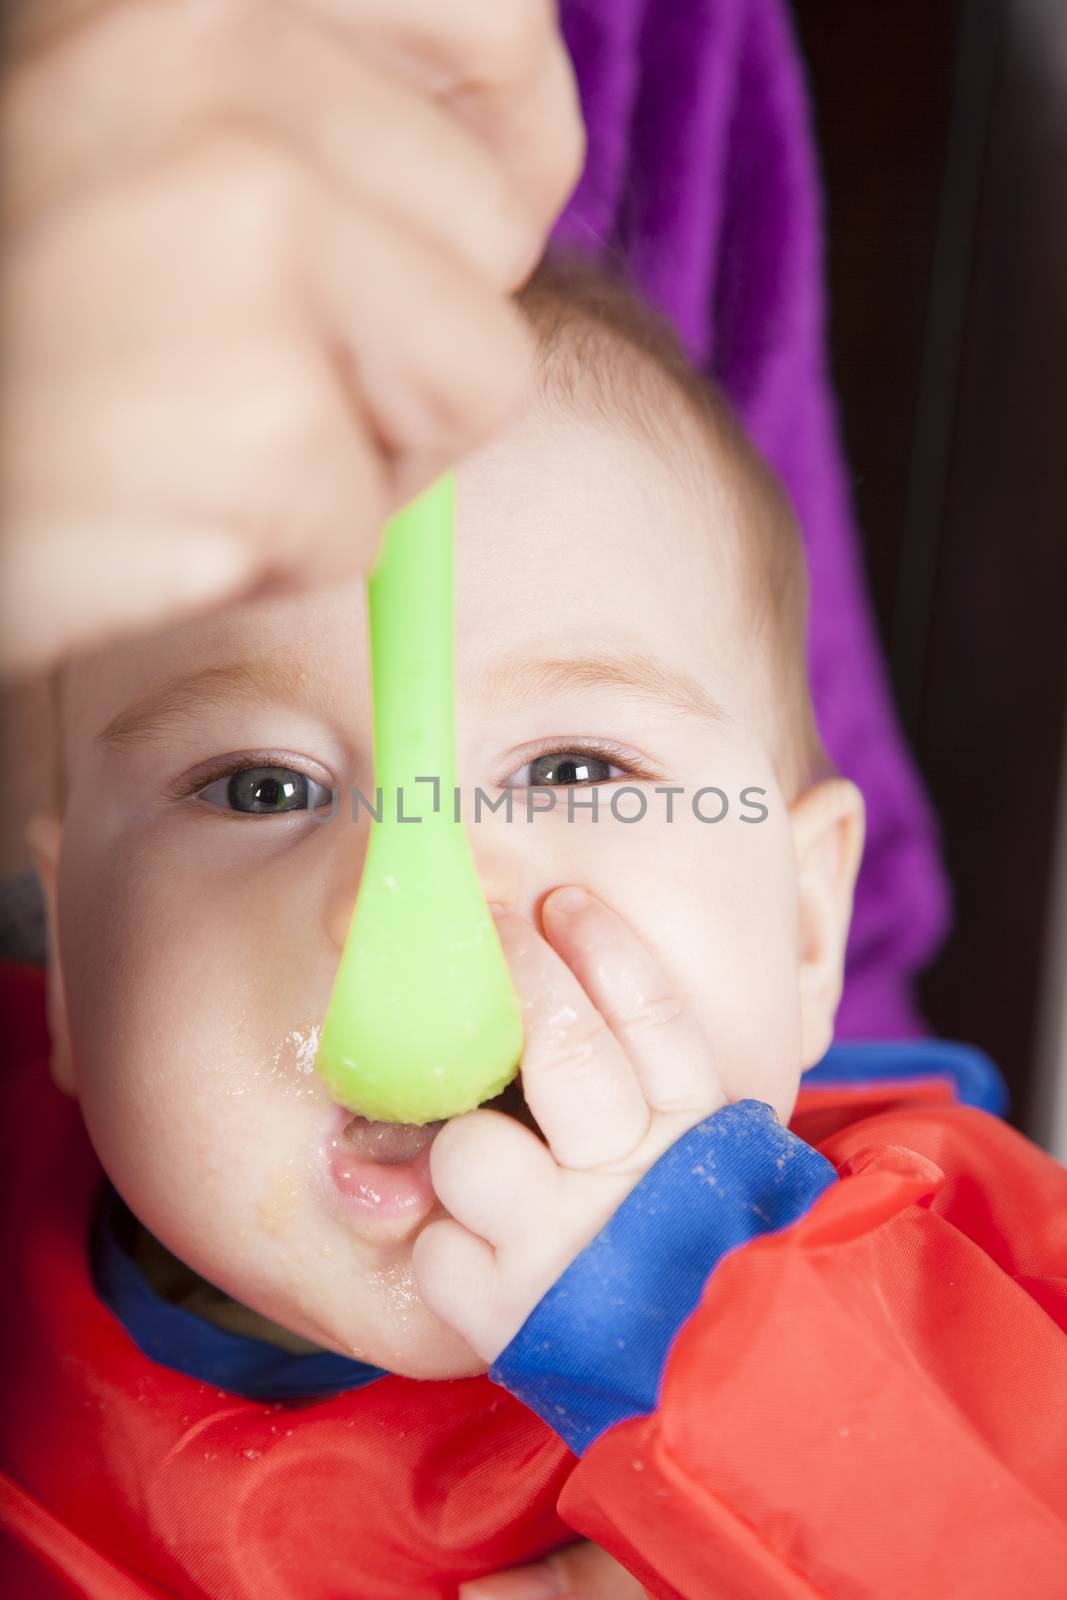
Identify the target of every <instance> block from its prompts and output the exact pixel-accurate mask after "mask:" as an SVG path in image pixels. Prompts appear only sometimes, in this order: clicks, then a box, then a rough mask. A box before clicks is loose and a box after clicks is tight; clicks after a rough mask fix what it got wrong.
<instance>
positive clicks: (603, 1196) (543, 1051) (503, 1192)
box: [414, 887, 725, 1364]
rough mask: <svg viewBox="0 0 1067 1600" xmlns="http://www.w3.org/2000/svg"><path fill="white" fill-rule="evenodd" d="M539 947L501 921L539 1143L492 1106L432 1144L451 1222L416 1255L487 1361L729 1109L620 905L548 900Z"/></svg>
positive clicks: (451, 1318)
mask: <svg viewBox="0 0 1067 1600" xmlns="http://www.w3.org/2000/svg"><path fill="white" fill-rule="evenodd" d="M543 920H544V925H545V930H546V933H547V934H548V939H549V940H551V944H549V943H548V942H546V940H545V939H544V938H542V937H541V935H540V934H539V933H538V932H537V930H536V929H535V928H534V927H533V926H532V925H531V924H530V923H529V922H527V921H526V920H525V919H524V918H522V917H519V916H516V915H514V914H513V913H510V912H502V913H499V914H498V915H497V929H498V932H499V934H500V938H501V942H502V943H503V946H504V949H505V952H506V954H507V957H508V962H509V965H510V968H511V973H512V977H513V978H514V980H515V985H516V987H517V989H518V991H519V994H520V996H521V997H522V1001H523V1013H524V1021H525V1026H526V1044H525V1050H524V1053H523V1061H522V1086H523V1092H524V1094H525V1098H526V1101H527V1103H528V1105H529V1107H530V1110H531V1111H532V1113H533V1115H534V1118H535V1119H536V1121H537V1124H538V1126H539V1127H540V1129H541V1131H542V1133H543V1134H544V1136H545V1139H546V1140H547V1148H546V1146H545V1145H544V1144H542V1143H541V1142H540V1140H538V1138H537V1137H536V1135H535V1134H533V1133H531V1132H530V1131H529V1130H528V1129H526V1128H524V1127H522V1126H521V1125H520V1124H519V1123H518V1122H516V1121H515V1120H514V1119H513V1118H511V1117H508V1116H506V1115H504V1114H503V1113H502V1112H499V1111H489V1110H485V1109H480V1110H477V1111H470V1112H468V1113H467V1114H466V1116H462V1117H456V1118H454V1119H453V1121H451V1122H449V1123H448V1124H446V1126H445V1127H444V1128H442V1129H441V1132H440V1133H439V1134H438V1135H437V1138H436V1139H435V1140H434V1143H433V1146H432V1149H431V1152H430V1170H431V1174H432V1178H433V1185H434V1188H435V1190H436V1191H437V1194H438V1197H439V1198H440V1200H441V1202H442V1204H443V1205H444V1206H445V1207H446V1208H447V1210H448V1211H449V1212H450V1213H451V1216H450V1218H445V1219H442V1220H441V1221H438V1222H433V1223H430V1224H429V1226H427V1227H426V1228H424V1229H423V1231H422V1233H421V1234H420V1235H419V1237H418V1239H417V1240H416V1241H415V1247H414V1267H415V1274H416V1277H417V1279H418V1283H419V1289H420V1292H421V1294H422V1297H423V1299H424V1300H425V1302H426V1304H427V1305H428V1306H429V1307H430V1308H431V1310H433V1311H435V1312H436V1313H437V1315H438V1316H439V1317H441V1318H442V1319H443V1320H444V1321H445V1322H447V1323H449V1324H450V1325H451V1326H452V1327H453V1328H455V1329H456V1330H457V1332H458V1333H460V1334H461V1335H462V1336H463V1337H464V1338H465V1339H466V1340H467V1343H468V1344H470V1345H471V1347H472V1348H473V1349H474V1350H475V1351H476V1352H477V1353H478V1355H480V1356H481V1358H482V1359H483V1360H484V1361H486V1362H487V1363H489V1364H492V1362H494V1361H495V1360H496V1358H497V1356H499V1354H500V1352H501V1351H502V1350H503V1349H504V1348H505V1346H506V1345H508V1344H509V1343H510V1342H511V1340H512V1338H513V1337H514V1335H515V1334H516V1333H517V1332H518V1330H519V1328H520V1327H521V1326H522V1324H523V1323H524V1322H525V1321H526V1318H527V1317H528V1316H529V1314H530V1312H531V1311H532V1310H533V1308H534V1306H536V1305H537V1303H538V1301H539V1300H540V1299H541V1298H542V1297H543V1295H544V1294H545V1292H546V1291H547V1290H548V1289H549V1288H550V1286H551V1285H552V1284H553V1283H554V1282H555V1281H556V1279H557V1278H558V1277H559V1276H560V1275H561V1274H562V1273H563V1272H564V1271H565V1269H566V1268H567V1267H568V1266H569V1265H570V1263H571V1262H572V1261H573V1260H574V1258H575V1257H576V1256H577V1255H578V1254H579V1253H580V1252H581V1251H582V1250H583V1249H584V1248H585V1246H586V1245H587V1244H589V1243H590V1241H591V1240H592V1239H594V1238H595V1237H596V1235H597V1234H598V1233H599V1232H600V1230H601V1228H602V1227H603V1226H604V1224H605V1223H606V1222H607V1220H608V1218H609V1217H610V1216H611V1215H612V1213H613V1212H614V1211H615V1210H616V1209H617V1208H618V1206H619V1205H620V1204H621V1202H622V1201H623V1200H624V1199H625V1197H626V1195H627V1194H628V1193H629V1192H630V1190H631V1189H632V1188H633V1187H634V1185H635V1184H636V1183H637V1182H638V1180H639V1179H640V1178H642V1177H643V1176H644V1174H645V1173H646V1172H647V1171H648V1169H649V1168H650V1167H651V1166H652V1165H653V1163H654V1162H655V1161H657V1160H658V1159H659V1157H660V1156H661V1155H662V1154H663V1153H664V1151H665V1150H667V1149H668V1148H669V1146H670V1145H672V1144H673V1143H674V1142H675V1140H677V1139H679V1138H680V1137H681V1136H682V1134H683V1133H685V1132H687V1130H688V1129H689V1128H691V1127H693V1126H694V1125H695V1124H696V1123H698V1122H700V1121H702V1120H703V1118H705V1117H707V1116H710V1115H711V1113H712V1112H713V1111H717V1110H718V1109H719V1107H720V1106H722V1105H723V1104H724V1103H725V1096H724V1094H723V1092H722V1088H721V1085H720V1083H719V1079H718V1075H717V1073H716V1070H715V1065H714V1060H713V1055H712V1050H711V1047H710V1045H709V1043H708V1041H707V1039H706V1038H705V1037H704V1035H703V1033H702V1031H701V1029H700V1028H699V1026H698V1024H697V1021H696V1018H695V1017H694V1016H693V1014H692V1012H691V1011H690V1009H689V1006H688V1004H687V1000H686V997H685V996H684V995H678V994H677V993H674V992H672V989H671V985H670V983H669V982H668V980H667V978H666V977H665V976H664V974H663V971H662V969H661V967H660V965H659V963H658V962H657V960H656V959H655V957H654V956H653V955H652V953H651V951H650V950H649V949H648V948H647V946H646V945H645V944H643V943H642V941H641V939H640V938H639V937H638V936H637V935H636V934H635V933H634V932H633V930H632V929H631V928H629V927H628V926H627V925H626V923H625V922H623V920H622V918H621V917H619V916H618V915H617V914H616V913H615V912H614V911H612V910H610V908H609V907H608V906H606V905H604V904H603V902H602V901H599V900H597V899H595V898H594V897H593V896H592V895H588V894H585V893H584V892H583V891H580V890H578V889H576V888H574V887H570V888H566V889H557V890H554V891H553V893H552V894H551V895H549V896H548V897H547V899H546V900H545V902H544V909H543Z"/></svg>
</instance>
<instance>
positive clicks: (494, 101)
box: [293, 0, 585, 232]
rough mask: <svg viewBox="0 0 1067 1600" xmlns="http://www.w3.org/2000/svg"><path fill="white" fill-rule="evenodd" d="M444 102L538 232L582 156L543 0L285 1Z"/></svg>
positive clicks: (572, 93) (574, 101) (566, 74)
mask: <svg viewBox="0 0 1067 1600" xmlns="http://www.w3.org/2000/svg"><path fill="white" fill-rule="evenodd" d="M293 3H295V4H299V5H303V6H307V7H309V8H311V9H313V10H314V11H315V12H316V13H317V14H318V15H319V16H323V17H326V18H328V19H329V20H330V21H331V22H332V23H333V24H334V25H335V26H336V27H337V28H338V29H339V30H340V31H342V32H343V33H345V34H347V35H348V36H350V37H352V38H353V39H355V40H357V41H358V43H359V45H360V46H361V48H362V49H363V50H364V51H366V52H367V54H368V55H373V56H376V57H377V58H378V59H379V60H381V61H382V62H383V63H384V64H386V65H387V66H388V67H389V68H390V69H392V70H395V71H397V72H398V73H400V74H402V75H404V76H405V77H409V78H411V79H412V81H414V82H415V83H416V84H417V85H418V86H419V87H421V88H424V89H426V90H428V91H429V92H431V93H433V94H435V95H437V96H439V97H441V98H442V99H444V100H445V101H446V102H447V103H448V104H449V105H450V106H451V107H452V108H453V110H454V111H455V113H456V115H458V116H460V117H462V118H463V119H464V121H465V122H466V123H467V125H468V126H469V127H470V128H471V129H472V130H473V131H474V132H475V133H476V134H477V136H478V138H479V139H480V140H481V141H482V142H483V144H484V145H485V146H486V148H487V149H489V150H491V151H492V152H493V154H494V157H495V159H497V160H498V161H500V162H501V163H502V165H503V166H504V168H505V170H506V172H507V175H508V179H509V182H510V183H511V185H512V186H513V187H514V188H515V190H516V192H517V193H518V194H519V195H520V196H521V197H522V200H523V203H524V204H525V205H526V206H527V207H528V209H529V211H530V214H531V216H532V217H533V219H534V221H535V224H536V225H537V226H538V228H539V229H540V231H542V232H544V231H546V230H547V229H548V227H549V226H550V224H551V223H552V221H553V220H554V218H555V217H556V215H557V213H558V212H559V211H560V210H561V209H562V207H563V204H564V201H565V200H566V198H567V195H568V194H569V193H570V191H571V189H572V188H573V187H574V184H575V183H576V181H577V179H578V175H579V173H580V171H581V168H582V162H583V160H584V155H585V133H584V129H583V126H582V119H581V111H580V106H579V99H578V92H577V87H576V84H575V78H574V71H573V68H572V66H571V62H570V58H569V56H568V54H567V51H566V48H565V46H564V44H563V41H562V38H561V36H560V32H559V27H558V22H557V17H556V7H555V5H554V4H553V3H552V0H493V4H492V5H487V4H486V3H485V0H450V4H449V5H447V6H434V5H427V3H426V0H293Z"/></svg>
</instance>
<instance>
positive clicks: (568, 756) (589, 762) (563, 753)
mask: <svg viewBox="0 0 1067 1600" xmlns="http://www.w3.org/2000/svg"><path fill="white" fill-rule="evenodd" d="M524 773H529V774H530V776H529V777H528V778H524V777H523V774H524ZM613 776H620V777H630V776H634V774H633V772H627V770H626V768H624V767H616V766H613V765H612V763H611V762H610V761H608V760H607V758H606V757H605V756H603V755H601V754H599V753H598V752H597V751H596V750H582V749H574V750H546V751H544V752H543V754H541V755H539V756H535V758H534V759H533V760H532V761H527V762H526V763H525V765H524V766H521V767H520V768H519V770H518V772H517V773H515V774H514V776H513V778H512V779H509V781H508V782H507V783H504V784H502V785H501V787H502V788H504V789H530V788H535V787H546V786H548V787H554V786H557V785H558V786H562V787H567V786H569V785H572V784H579V783H606V782H607V780H608V779H609V778H610V777H613Z"/></svg>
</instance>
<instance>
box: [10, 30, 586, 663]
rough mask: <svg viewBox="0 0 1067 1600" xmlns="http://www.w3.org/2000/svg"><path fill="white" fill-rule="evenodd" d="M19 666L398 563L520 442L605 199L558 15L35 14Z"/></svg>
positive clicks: (15, 141)
mask: <svg viewBox="0 0 1067 1600" xmlns="http://www.w3.org/2000/svg"><path fill="white" fill-rule="evenodd" d="M0 141H2V142H0V157H2V160H3V169H4V174H5V184H4V192H3V196H2V202H0V224H2V227H3V241H4V254H3V266H2V326H0V335H2V338H3V346H4V363H3V368H2V372H0V438H2V446H0V449H2V455H0V494H2V499H0V507H2V534H3V539H2V545H0V557H2V565H0V592H2V597H3V598H2V608H3V609H2V613H0V638H2V644H0V649H2V652H3V654H2V656H0V660H2V661H3V664H4V665H5V666H6V667H7V668H8V669H9V670H14V671H29V670H32V669H37V668H42V667H48V666H49V665H51V664H53V663H54V662H55V661H57V660H58V659H60V658H61V657H62V656H63V655H64V654H66V653H68V652H70V651H73V650H77V649H80V648H83V647H86V646H90V645H92V644H94V643H96V642H97V641H99V640H101V639H103V638H106V637H108V636H110V635H113V634H117V633H121V632H124V631H127V630H130V629H134V628H139V627H143V626H146V625H152V624H156V623H162V622H165V621H167V620H170V619H172V618H174V619H176V618H177V617H179V616H181V615H183V614H185V613H187V612H189V611H192V610H196V609H198V608H203V607H207V606H209V605H213V604H217V603H219V602H221V601H224V600H226V599H232V598H236V597H237V596H238V595H245V594H248V593H251V592H255V590H256V589H257V588H258V587H259V586H260V585H262V584H276V583H278V582H282V583H286V584H296V585H300V584H308V583H314V582H316V581H320V580H321V579H323V578H326V577H328V576H332V575H334V574H338V575H339V574H341V573H344V572H352V571H360V570H366V568H367V567H369V565H370V564H371V563H372V561H373V559H374V557H375V554H376V550H377V543H378V531H379V529H380V526H381V524H382V522H383V521H384V519H385V518H386V517H387V516H388V515H389V514H390V513H391V512H392V511H393V510H395V509H396V508H397V506H398V505H400V504H401V503H403V501H405V500H406V499H408V498H409V497H410V496H411V495H412V494H413V493H415V492H416V491H417V490H419V489H421V488H422V487H424V486H425V485H426V484H427V483H428V482H430V481H431V479H432V478H433V477H434V476H435V475H436V474H437V473H438V472H439V471H441V470H442V469H443V468H444V467H445V466H447V465H448V464H450V463H451V462H453V461H454V460H456V459H457V458H459V457H460V456H461V455H463V454H464V452H466V451H467V450H469V449H470V448H471V447H472V446H473V445H475V444H476V443H477V442H478V441H479V440H480V439H481V438H482V437H483V436H484V435H486V434H487V433H489V432H491V431H492V430H493V429H494V428H495V427H497V426H498V425H499V424H500V423H501V422H502V421H504V420H506V418H507V417H508V415H509V414H510V413H511V412H512V410H513V409H514V408H515V407H516V406H517V405H518V403H519V401H520V398H521V396H522V393H523V391H524V389H525V387H526V384H527V382H528V380H529V374H530V362H531V346H530V341H529V337H528V335H527V333H526V331H525V329H524V328H523V326H522V324H521V322H520V320H519V318H518V315H517V313H516V312H515V311H514V308H513V307H512V306H511V305H510V304H509V303H508V297H509V293H510V291H512V290H513V289H514V288H516V287H517V286H518V285H519V284H520V283H521V282H522V281H523V280H524V278H525V277H526V276H527V275H528V273H529V272H530V270H531V269H532V268H533V266H534V265H535V263H536V261H537V259H538V257H539V255H540V253H541V250H542V248H543V244H544V240H545V237H546V234H547V232H548V229H549V227H550V226H551V223H552V220H553V219H554V217H555V215H556V214H557V212H558V210H559V209H560V208H561V206H562V204H563V202H564V200H565V198H566V195H567V193H568V191H569V189H570V187H571V186H572V184H573V182H574V181H575V178H576V176H577V173H578V170H579V167H580V163H581V159H582V153H583V136H582V131H581V124H580V119H579V115H578V110H577V100H576V95H575V90H574V83H573V78H572V74H571V69H570V64H569V62H568V60H567V57H566V54H565V51H564V49H563V46H562V44H561V41H560V39H559V35H558V32H557V29H556V26H555V20H554V16H553V15H552V9H551V7H550V6H548V5H546V4H545V3H544V0H494V3H493V4H492V5H486V4H484V3H483V0H450V4H449V5H447V6H443V5H440V4H438V3H437V0H254V3H252V0H181V3H180V4H179V3H176V0H97V3H95V4H89V3H87V0H52V3H51V4H48V3H42V0H23V3H22V5H21V6H20V7H19V8H18V9H16V11H15V13H14V16H13V17H9V18H8V22H7V49H6V58H5V63H4V70H3V82H2V124H0Z"/></svg>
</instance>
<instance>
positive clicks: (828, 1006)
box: [789, 778, 864, 1069]
mask: <svg viewBox="0 0 1067 1600" xmlns="http://www.w3.org/2000/svg"><path fill="white" fill-rule="evenodd" d="M789 817H790V822H791V824H792V828H793V849H794V853H795V856H796V864H797V916H798V923H799V926H798V929H797V960H798V977H799V982H800V1016H801V1050H802V1055H801V1064H802V1066H803V1067H804V1068H805V1069H806V1068H808V1067H811V1066H814V1065H815V1063H816V1061H819V1060H820V1059H821V1058H822V1057H823V1056H824V1055H825V1054H826V1052H827V1050H828V1049H829V1048H830V1044H831V1042H832V1040H833V1035H834V1017H835V1016H836V1014H837V1007H838V1002H839V1001H840V999H841V989H842V986H843V984H844V977H845V945H846V943H847V940H848V929H849V923H850V921H851V918H852V891H853V889H854V887H855V883H856V874H857V872H858V871H859V865H860V857H861V855H862V854H863V835H864V808H863V796H862V795H861V794H860V792H859V790H858V789H857V788H856V785H855V784H854V783H849V781H848V780H847V778H828V779H826V780H825V781H824V782H822V783H816V784H814V785H813V786H812V787H811V788H810V789H806V790H805V791H804V793H803V794H802V795H800V797H799V798H798V799H797V800H795V801H794V802H793V804H792V806H790V808H789Z"/></svg>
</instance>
